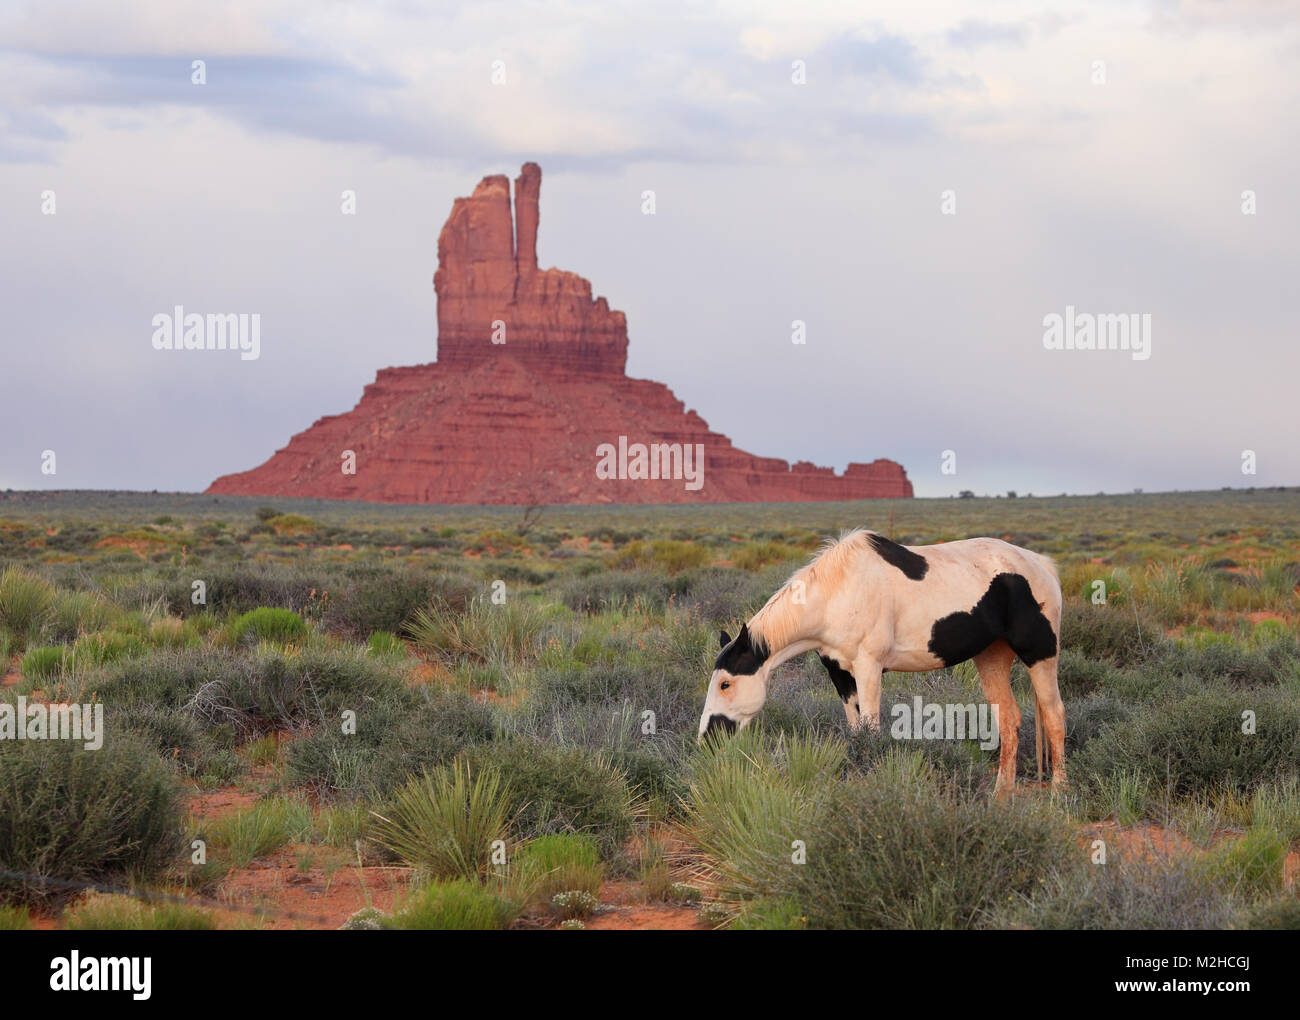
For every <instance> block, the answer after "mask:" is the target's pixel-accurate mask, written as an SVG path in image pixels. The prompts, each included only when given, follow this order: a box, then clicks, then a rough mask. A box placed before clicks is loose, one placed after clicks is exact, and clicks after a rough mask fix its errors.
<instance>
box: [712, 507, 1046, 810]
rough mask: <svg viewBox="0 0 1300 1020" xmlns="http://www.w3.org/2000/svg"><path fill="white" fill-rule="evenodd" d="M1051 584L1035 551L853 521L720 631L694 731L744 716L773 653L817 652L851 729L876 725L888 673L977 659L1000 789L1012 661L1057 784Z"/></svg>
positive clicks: (1008, 779)
mask: <svg viewBox="0 0 1300 1020" xmlns="http://www.w3.org/2000/svg"><path fill="white" fill-rule="evenodd" d="M1060 632H1061V584H1060V581H1059V580H1058V578H1057V575H1056V568H1055V567H1054V566H1053V564H1052V561H1051V560H1049V559H1048V558H1047V557H1046V556H1041V555H1039V554H1038V553H1034V552H1030V551H1029V550H1028V549H1021V548H1019V547H1018V546H1014V545H1010V544H1008V543H1007V542H1003V541H1000V540H999V539H996V538H972V539H967V540H965V541H961V542H946V543H944V544H942V545H922V546H914V547H909V546H902V545H898V544H897V543H895V542H891V541H890V540H889V539H887V538H885V537H884V536H883V535H878V534H876V533H875V532H871V531H864V530H857V531H852V532H850V533H849V534H847V535H845V536H843V537H842V538H841V539H840V540H839V541H838V542H833V543H831V544H829V545H828V546H827V547H826V548H825V549H824V550H823V551H822V552H821V553H820V555H818V556H817V557H816V558H815V559H814V560H813V561H812V562H811V563H809V564H808V566H806V567H804V568H802V569H801V570H798V571H796V572H795V573H794V574H793V575H791V577H790V579H789V580H788V581H786V583H785V584H784V585H782V586H781V588H780V589H779V590H778V591H777V592H776V594H775V595H773V596H772V597H771V598H770V599H768V601H767V604H766V605H765V606H763V608H762V609H760V610H759V611H758V612H757V613H755V614H754V616H753V618H752V619H750V620H749V622H748V623H746V624H745V625H744V626H743V627H741V629H740V633H739V634H738V635H737V636H736V637H735V638H734V639H733V638H731V637H729V636H728V635H727V633H726V632H725V631H724V632H723V633H722V652H721V653H720V654H719V655H718V658H717V661H716V662H715V663H714V668H713V676H712V677H711V678H710V680H709V693H708V697H707V698H706V699H705V702H704V713H703V715H702V716H701V717H700V739H701V740H702V739H703V738H704V737H705V736H706V735H707V734H709V733H710V732H712V731H715V730H719V729H722V730H727V731H734V730H735V729H737V728H738V727H743V726H745V725H747V724H748V723H749V721H750V720H751V719H753V718H754V716H755V715H757V714H758V711H759V709H761V708H762V707H763V702H764V701H766V699H767V683H768V679H769V678H770V677H771V675H772V671H773V670H775V669H776V668H777V667H778V666H779V665H781V663H783V662H786V661H787V660H789V659H792V658H794V657H795V656H797V655H802V654H803V653H804V652H809V651H815V652H816V653H817V654H818V655H819V656H820V657H821V661H822V664H823V665H825V667H826V670H827V672H829V673H830V675H831V680H832V682H834V684H835V687H836V690H838V691H839V694H840V697H841V698H842V699H843V701H844V712H845V715H846V716H847V717H848V721H849V726H850V727H852V728H854V729H856V728H857V727H858V726H859V725H861V723H862V722H863V721H864V720H865V721H866V723H867V724H868V725H869V726H872V727H873V728H878V727H879V726H880V676H881V673H883V672H884V671H885V670H891V669H892V670H896V671H902V672H925V671H928V670H934V669H942V668H944V667H946V666H953V665H956V664H957V663H959V662H964V661H966V660H967V659H973V660H974V661H975V667H976V669H978V670H979V676H980V685H981V686H982V687H983V689H984V697H985V698H986V699H988V702H989V704H990V705H993V706H995V707H996V709H997V716H998V736H999V740H1000V742H1001V756H1000V759H999V764H998V781H997V789H998V790H999V791H1005V790H1009V789H1011V788H1013V787H1014V786H1015V781H1016V751H1017V746H1018V733H1019V730H1020V708H1019V706H1018V705H1017V704H1016V699H1015V697H1014V696H1013V695H1012V693H1011V665H1012V663H1013V662H1014V660H1015V659H1016V658H1019V659H1020V661H1021V662H1023V663H1024V664H1025V666H1026V667H1027V668H1028V670H1029V678H1030V680H1031V681H1032V683H1033V687H1034V698H1035V703H1036V705H1037V710H1036V712H1035V715H1036V717H1037V720H1038V728H1037V732H1038V740H1037V744H1038V763H1039V772H1040V773H1041V771H1042V762H1043V729H1044V728H1046V730H1047V739H1048V748H1049V751H1050V759H1051V765H1052V783H1053V785H1054V786H1060V785H1063V784H1064V783H1065V708H1064V706H1063V705H1062V703H1061V693H1060V690H1059V688H1058V687H1057V683H1056V666H1057V653H1058V650H1059V647H1060Z"/></svg>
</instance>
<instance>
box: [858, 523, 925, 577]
mask: <svg viewBox="0 0 1300 1020" xmlns="http://www.w3.org/2000/svg"><path fill="white" fill-rule="evenodd" d="M867 541H868V542H870V543H871V548H873V549H874V550H876V553H877V554H878V555H879V556H880V558H881V559H882V560H884V561H885V562H886V563H888V564H889V565H890V566H891V567H897V568H898V569H899V570H901V571H902V572H903V576H904V577H907V578H909V579H911V580H913V581H919V580H921V578H923V577H925V574H926V571H928V570H929V569H930V564H929V563H928V562H927V561H926V558H925V557H924V556H922V555H921V554H920V553H914V552H912V550H911V549H908V548H906V547H905V546H901V545H899V544H898V543H897V542H891V541H890V540H889V539H887V538H886V537H885V536H884V535H877V534H875V533H874V532H872V533H869V534H868V535H867Z"/></svg>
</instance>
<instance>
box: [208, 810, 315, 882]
mask: <svg viewBox="0 0 1300 1020" xmlns="http://www.w3.org/2000/svg"><path fill="white" fill-rule="evenodd" d="M312 822H313V819H312V810H311V805H309V804H307V803H306V802H305V801H300V800H294V799H291V798H288V797H270V798H266V799H264V800H259V801H258V802H257V803H256V804H255V805H253V807H251V808H250V809H249V810H247V811H238V812H236V813H235V814H232V815H225V816H223V817H221V818H218V819H217V820H216V821H215V822H213V823H212V825H211V827H210V828H209V830H208V839H209V841H210V842H211V843H212V845H213V846H214V847H216V848H218V849H219V850H220V851H222V852H223V856H224V857H225V860H226V862H227V863H228V864H229V866H230V867H233V868H246V867H248V865H249V864H250V863H251V862H252V861H253V859H254V858H255V857H263V856H265V855H266V854H269V853H272V852H274V851H276V850H279V849H280V848H281V847H283V846H284V845H285V844H287V843H292V842H303V841H305V840H307V839H308V838H310V836H311V833H312V829H313V825H312Z"/></svg>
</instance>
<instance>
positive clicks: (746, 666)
mask: <svg viewBox="0 0 1300 1020" xmlns="http://www.w3.org/2000/svg"><path fill="white" fill-rule="evenodd" d="M722 636H723V637H726V633H725V632H723V635H722ZM770 654H771V653H770V652H769V651H768V650H767V643H766V642H765V641H763V639H762V638H759V639H758V640H757V641H755V640H753V639H752V638H751V637H750V636H749V625H748V624H746V625H744V626H742V627H741V628H740V633H739V634H737V635H736V639H735V640H734V641H731V642H729V643H728V644H727V646H726V647H725V648H723V649H722V651H721V652H719V653H718V658H717V660H716V661H715V662H714V663H713V668H714V669H725V670H726V671H727V672H728V673H730V674H731V675H732V676H752V675H753V674H755V673H757V672H758V670H759V667H760V666H762V665H763V663H764V662H766V661H767V657H768V655H770Z"/></svg>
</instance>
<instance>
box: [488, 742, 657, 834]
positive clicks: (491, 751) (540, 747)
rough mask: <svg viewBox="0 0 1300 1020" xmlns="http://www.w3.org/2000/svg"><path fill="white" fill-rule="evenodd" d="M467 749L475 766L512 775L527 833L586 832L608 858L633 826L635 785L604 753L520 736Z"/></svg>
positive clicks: (514, 801)
mask: <svg viewBox="0 0 1300 1020" xmlns="http://www.w3.org/2000/svg"><path fill="white" fill-rule="evenodd" d="M466 753H467V755H468V757H469V758H470V760H471V761H472V762H473V763H474V764H475V767H476V768H484V767H495V768H497V769H499V770H500V771H501V772H502V773H503V774H504V775H507V776H509V777H510V803H511V808H512V810H513V811H514V812H515V813H516V814H515V826H516V829H517V831H518V832H519V833H520V834H521V835H523V836H526V837H536V836H541V835H545V834H547V833H554V832H576V833H584V834H586V835H589V836H591V838H592V839H594V840H595V841H596V845H597V846H598V847H599V848H600V851H601V854H602V856H604V857H606V858H608V857H611V856H613V855H614V854H615V853H616V852H617V851H618V850H619V849H620V848H621V847H622V845H623V842H624V840H625V839H626V838H627V836H628V834H629V833H630V832H631V830H632V822H633V820H634V818H635V817H636V812H635V811H634V809H633V799H632V791H631V790H629V789H628V785H627V780H626V777H625V776H624V774H623V772H622V770H621V769H618V768H617V767H615V766H614V765H613V764H611V763H610V761H609V759H608V758H607V757H606V756H605V755H604V754H600V753H597V752H592V751H589V750H587V749H586V748H584V747H563V746H557V745H554V744H542V743H538V742H535V741H531V740H519V739H517V740H509V741H494V742H493V743H490V744H480V745H478V746H476V747H472V748H470V749H469V751H467V752H466Z"/></svg>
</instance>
